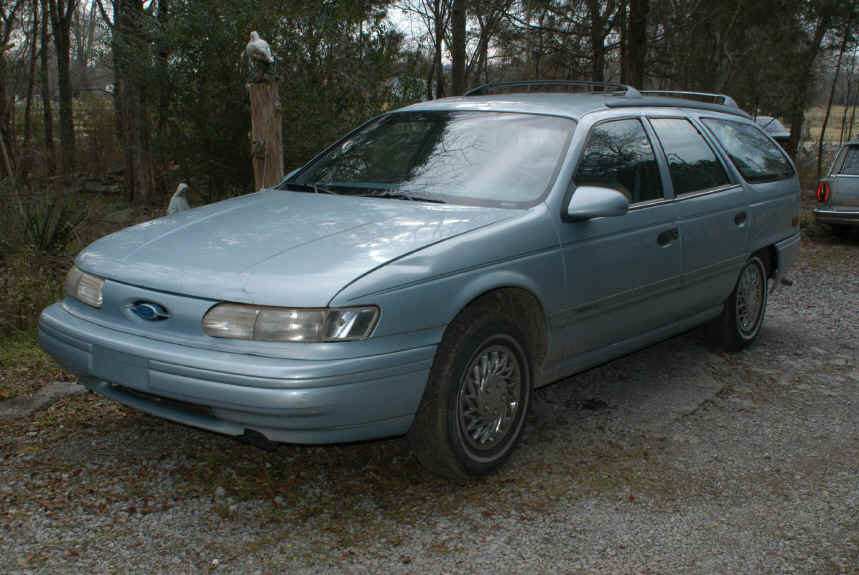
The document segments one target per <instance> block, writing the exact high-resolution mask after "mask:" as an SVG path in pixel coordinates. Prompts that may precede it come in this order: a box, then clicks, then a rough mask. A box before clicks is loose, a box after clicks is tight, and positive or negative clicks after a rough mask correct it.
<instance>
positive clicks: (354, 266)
mask: <svg viewBox="0 0 859 575" xmlns="http://www.w3.org/2000/svg"><path fill="white" fill-rule="evenodd" d="M582 84H583V85H584V86H585V88H587V89H589V90H590V91H588V92H585V93H581V92H574V91H571V90H569V89H567V90H564V91H563V92H560V93H559V92H557V91H553V90H555V89H556V88H557V87H558V85H559V83H557V82H546V83H539V82H537V83H517V84H512V85H488V86H484V87H482V88H480V89H477V90H474V91H472V92H471V93H469V94H467V95H466V96H464V97H458V98H447V99H441V100H435V101H431V102H425V103H421V104H416V105H413V106H409V107H406V108H403V109H400V110H396V111H394V112H390V113H386V114H383V115H381V116H379V117H377V118H374V119H372V120H370V121H369V122H367V123H366V124H364V125H363V126H361V127H359V128H358V129H356V130H354V131H353V132H351V133H349V134H348V135H347V136H346V137H344V138H343V139H342V140H340V141H339V142H337V143H335V144H334V145H332V146H331V147H329V148H328V149H326V150H325V151H323V152H322V153H321V154H319V155H318V156H317V157H316V158H314V159H313V160H312V161H311V162H310V163H308V164H307V165H306V166H304V167H303V168H301V169H299V170H297V171H296V172H294V173H292V174H290V175H289V176H288V177H287V178H286V180H285V181H283V182H282V183H281V184H280V185H278V186H276V187H275V188H272V189H263V190H260V191H259V192H257V193H254V194H249V195H246V196H242V197H239V198H234V199H230V200H227V201H223V202H220V203H217V204H213V205H208V206H204V207H201V208H198V209H194V210H190V211H186V212H181V213H178V214H174V215H172V216H167V217H163V218H159V219H156V220H153V221H149V222H146V223H143V224H140V225H137V226H134V227H131V228H128V229H125V230H122V231H120V232H118V233H115V234H113V235H110V236H107V237H105V238H103V239H100V240H98V241H96V242H95V243H93V244H92V245H90V246H89V247H88V248H86V249H85V250H83V251H82V252H81V253H80V254H79V255H78V256H77V259H76V262H75V266H74V268H73V269H72V270H71V271H70V272H69V274H68V277H67V279H66V293H67V296H66V297H65V299H63V301H61V302H59V303H56V304H54V305H52V306H50V307H48V308H47V309H46V310H44V312H43V313H42V316H41V319H40V323H39V328H40V341H41V345H42V346H43V347H44V349H45V350H47V351H48V352H49V353H50V354H51V355H53V356H54V357H55V358H56V359H57V361H58V362H59V363H60V364H62V365H63V366H65V367H66V368H67V369H68V370H69V371H71V372H73V373H75V374H76V375H77V376H78V378H79V380H80V382H81V383H82V384H83V385H85V386H86V387H88V388H89V389H91V390H92V391H95V392H97V393H100V394H103V395H105V396H107V397H109V398H112V399H115V400H117V401H119V402H122V403H123V404H126V405H128V406H131V407H133V408H136V409H139V410H142V411H145V412H148V413H151V414H154V415H157V416H160V417H163V418H166V419H169V420H172V421H175V422H180V423H183V424H187V425H190V426H194V427H198V428H203V429H207V430H211V431H215V432H219V433H223V434H228V435H233V436H246V437H255V438H257V439H258V440H263V438H264V440H265V441H269V442H291V443H330V442H346V441H356V440H365V439H372V438H380V437H387V436H396V435H403V434H405V435H407V436H408V439H409V441H410V444H411V446H412V448H413V450H414V452H415V454H416V456H417V458H418V459H419V460H420V461H421V462H422V463H423V464H424V465H425V466H426V467H427V468H429V469H430V470H432V471H434V472H436V473H440V474H442V475H446V476H451V477H467V476H476V475H483V474H487V473H490V472H492V471H493V470H495V469H497V468H498V466H499V465H501V464H502V463H503V462H504V461H505V460H506V458H507V457H508V456H509V455H510V452H511V450H512V449H513V448H514V446H515V445H516V443H517V440H518V439H519V438H520V436H521V435H522V428H523V424H524V422H525V415H526V413H527V411H528V407H529V403H530V401H531V398H532V394H533V391H534V389H535V388H538V387H540V386H544V385H547V384H550V383H552V382H554V381H557V380H559V379H562V378H564V377H566V376H569V375H570V374H573V373H576V372H580V371H582V370H585V369H587V368H590V367H592V366H595V365H597V364H600V363H603V362H606V361H608V360H611V359H612V358H616V357H618V356H621V355H623V354H626V353H629V352H631V351H633V350H637V349H640V348H642V347H644V346H647V345H650V344H652V343H654V342H657V341H659V340H662V339H665V338H667V337H669V336H672V335H674V334H677V333H680V332H683V331H685V330H688V329H690V328H692V327H693V326H696V325H699V324H703V323H705V322H710V324H711V325H712V327H713V331H714V333H716V334H717V335H718V338H719V339H720V340H721V341H722V343H723V344H724V345H725V346H727V347H728V348H730V349H734V350H738V349H740V348H742V347H743V346H745V345H747V344H749V343H751V342H752V341H754V340H755V338H756V337H757V336H758V334H759V333H760V330H761V324H762V323H763V320H764V314H765V311H766V305H767V295H768V291H769V289H770V288H771V287H774V286H775V285H777V284H778V280H779V279H780V276H781V275H782V274H783V273H784V271H785V269H787V268H788V266H790V265H791V263H792V262H793V261H794V260H795V258H796V257H797V254H798V249H799V227H798V224H799V185H798V181H797V175H796V171H795V169H794V166H793V164H792V163H791V161H790V160H789V159H788V158H787V157H786V156H785V154H784V152H783V151H782V149H781V148H780V147H779V146H778V145H777V144H776V143H775V142H774V141H773V140H772V139H771V138H770V137H769V136H767V135H766V134H765V133H764V132H763V131H762V130H761V129H760V128H759V127H758V126H757V125H756V124H755V122H754V121H753V120H752V119H751V118H750V117H749V116H748V115H747V114H746V113H744V112H743V111H741V110H740V109H739V108H738V107H737V106H736V104H734V103H733V101H732V100H730V99H729V98H726V97H722V98H721V99H717V102H718V103H713V102H703V101H699V100H695V99H690V98H688V97H686V96H688V94H679V96H682V97H676V96H672V95H671V94H664V93H659V94H649V93H642V92H638V91H636V90H635V89H633V88H630V87H627V86H622V85H598V86H596V85H592V84H590V83H567V84H563V85H562V87H566V86H570V87H580V86H581V85H582ZM544 86H545V89H544ZM550 88H551V89H550ZM517 90H518V92H519V93H517Z"/></svg>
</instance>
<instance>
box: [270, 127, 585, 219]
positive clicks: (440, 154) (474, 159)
mask: <svg viewBox="0 0 859 575" xmlns="http://www.w3.org/2000/svg"><path fill="white" fill-rule="evenodd" d="M574 128H575V122H573V121H572V120H570V119H566V118H559V117H556V116H537V115H530V114H513V113H495V112H398V113H393V114H389V115H386V116H382V117H380V118H378V119H376V120H374V121H372V122H370V123H369V124H367V125H366V126H364V127H363V128H361V129H360V130H358V131H357V132H355V133H354V134H352V135H350V136H349V137H347V138H346V139H344V140H343V141H341V142H339V143H338V144H337V145H335V146H334V147H332V148H331V149H329V150H328V151H327V152H326V153H324V154H323V155H321V156H320V157H319V158H317V159H316V160H315V161H314V162H313V163H311V164H310V165H309V166H308V167H306V168H305V169H303V170H302V171H301V172H299V173H298V174H297V175H296V176H295V177H293V178H291V179H290V180H289V181H287V182H284V183H283V184H282V185H281V186H280V187H282V188H286V189H296V190H299V191H311V192H317V193H335V194H355V195H367V196H381V197H390V198H396V199H407V200H418V201H432V202H445V203H457V204H472V205H490V206H503V207H528V206H531V205H533V204H535V203H536V202H537V201H539V200H541V199H542V198H543V196H544V195H545V194H546V192H548V190H549V187H550V185H551V184H552V182H553V181H554V178H555V175H556V172H557V170H558V167H559V166H560V163H561V160H562V158H563V155H564V152H565V151H566V148H567V144H568V142H569V139H570V136H571V135H572V133H573V130H574Z"/></svg>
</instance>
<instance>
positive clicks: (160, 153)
mask: <svg viewBox="0 0 859 575" xmlns="http://www.w3.org/2000/svg"><path fill="white" fill-rule="evenodd" d="M169 11H170V0H158V40H157V41H158V59H157V61H156V66H157V67H158V72H157V75H158V125H157V128H156V137H157V139H156V147H155V149H156V151H157V154H156V161H155V165H156V166H157V168H156V170H157V173H158V176H157V177H156V178H155V187H156V191H157V193H158V194H159V195H160V196H162V197H163V196H166V194H167V191H168V187H169V186H168V182H167V181H166V176H167V161H168V158H167V156H166V155H165V151H166V149H165V148H166V145H167V142H168V141H169V140H170V132H169V129H170V124H169V118H170V96H171V92H172V86H171V85H170V78H169V77H168V58H169V56H170V53H169V49H168V42H167V25H168V23H169Z"/></svg>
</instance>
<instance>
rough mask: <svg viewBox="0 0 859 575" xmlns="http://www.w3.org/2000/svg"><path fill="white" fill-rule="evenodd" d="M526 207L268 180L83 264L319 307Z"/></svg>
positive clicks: (94, 252)
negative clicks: (344, 191)
mask: <svg viewBox="0 0 859 575" xmlns="http://www.w3.org/2000/svg"><path fill="white" fill-rule="evenodd" d="M517 213H519V212H518V210H511V209H501V208H485V207H473V206H454V205H448V204H444V205H442V204H429V203H423V202H411V201H405V200H394V199H382V198H364V197H355V196H334V195H322V194H308V193H301V192H288V191H281V190H263V191H261V192H258V193H256V194H250V195H247V196H242V197H240V198H235V199H232V200H227V201H224V202H220V203H217V204H212V205H209V206H205V207H202V208H198V209H195V210H190V211H186V212H181V213H178V214H174V215H172V216H167V217H164V218H158V219H156V220H152V221H149V222H145V223H142V224H139V225H136V226H134V227H131V228H128V229H125V230H122V231H119V232H117V233H115V234H111V235H109V236H107V237H105V238H102V239H100V240H98V241H97V242H95V243H93V244H92V245H90V246H89V247H88V248H86V249H85V250H84V251H83V252H81V254H80V255H79V256H78V258H77V265H78V267H80V268H81V269H83V270H84V271H87V272H89V273H93V274H96V275H100V276H103V277H105V278H108V279H111V280H115V281H120V282H123V283H128V284H132V285H138V286H143V287H147V288H151V289H157V290H161V291H168V292H173V293H180V294H186V295H191V296H195V297H202V298H209V299H213V300H226V301H235V302H245V303H256V304H261V305H288V306H296V307H317V306H325V305H327V304H328V302H329V301H331V299H332V298H333V297H334V296H335V295H336V294H337V292H338V291H340V290H341V289H342V288H343V287H345V286H346V285H348V284H349V283H350V282H352V281H354V280H355V279H357V278H359V277H361V276H363V275H365V274H367V273H368V272H370V271H372V270H373V269H375V268H378V267H380V266H383V265H385V264H386V263H388V262H390V261H392V260H394V259H397V258H399V257H401V256H403V255H406V254H408V253H411V252H414V251H416V250H419V249H421V248H424V247H426V246H429V245H432V244H435V243H438V242H440V241H443V240H445V239H447V238H450V237H453V236H456V235H459V234H462V233H465V232H468V231H470V230H474V229H477V228H480V227H483V226H486V225H489V224H491V223H494V222H498V221H501V220H504V219H507V218H510V217H513V216H515V215H516V214H517Z"/></svg>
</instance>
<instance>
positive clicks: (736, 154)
mask: <svg viewBox="0 0 859 575" xmlns="http://www.w3.org/2000/svg"><path fill="white" fill-rule="evenodd" d="M704 124H706V126H707V127H708V128H710V130H712V132H713V134H714V135H715V136H716V139H718V140H719V143H721V144H722V147H723V148H725V151H726V152H728V155H729V156H730V157H731V161H732V162H733V163H734V165H735V166H736V167H737V170H739V172H740V174H742V176H743V178H744V179H745V180H746V181H747V182H769V181H773V180H783V179H785V178H790V177H793V168H792V167H791V165H790V162H788V161H787V158H785V156H784V152H783V151H782V149H781V148H780V147H779V146H778V145H777V144H774V143H772V142H771V141H770V139H769V138H767V137H766V136H765V135H764V134H763V132H761V131H760V129H759V128H758V127H757V126H753V125H751V124H744V123H742V122H735V121H731V120H717V119H715V118H707V119H705V120H704Z"/></svg>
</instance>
